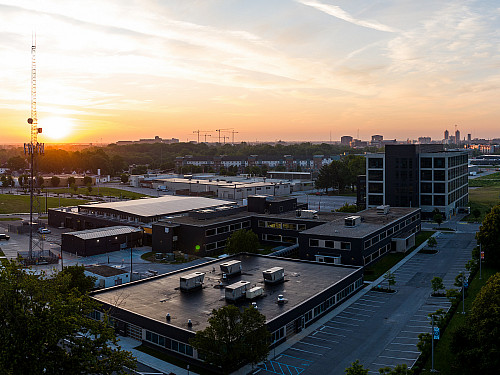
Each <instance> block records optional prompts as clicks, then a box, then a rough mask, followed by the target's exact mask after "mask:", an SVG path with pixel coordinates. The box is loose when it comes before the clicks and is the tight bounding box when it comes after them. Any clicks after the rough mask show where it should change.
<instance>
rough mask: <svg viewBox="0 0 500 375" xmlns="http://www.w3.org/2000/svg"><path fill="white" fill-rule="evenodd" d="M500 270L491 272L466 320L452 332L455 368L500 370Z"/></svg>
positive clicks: (472, 371) (462, 370) (478, 371)
mask: <svg viewBox="0 0 500 375" xmlns="http://www.w3.org/2000/svg"><path fill="white" fill-rule="evenodd" d="M499 322H500V273H496V274H495V275H493V276H491V277H490V279H489V280H488V282H487V283H486V285H485V286H483V287H482V288H481V291H480V292H479V294H478V295H477V297H476V299H475V300H474V302H473V303H472V308H471V312H470V314H469V315H468V316H467V318H466V321H465V323H464V324H463V325H462V326H460V327H459V328H457V329H456V330H455V331H453V332H452V339H451V344H450V348H451V350H452V353H455V363H456V372H458V373H463V374H484V375H490V374H492V375H493V374H498V369H499V368H500V355H499V353H498V348H499V347H500V334H499V331H500V324H499Z"/></svg>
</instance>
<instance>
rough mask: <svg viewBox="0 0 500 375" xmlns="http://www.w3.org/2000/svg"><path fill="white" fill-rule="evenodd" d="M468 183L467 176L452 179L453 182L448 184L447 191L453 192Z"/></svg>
mask: <svg viewBox="0 0 500 375" xmlns="http://www.w3.org/2000/svg"><path fill="white" fill-rule="evenodd" d="M468 182H469V177H468V176H461V177H459V178H456V179H454V180H453V181H450V182H448V191H453V190H455V189H458V188H459V187H460V186H464V185H466V184H467V183H468Z"/></svg>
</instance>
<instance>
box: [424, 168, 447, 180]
mask: <svg viewBox="0 0 500 375" xmlns="http://www.w3.org/2000/svg"><path fill="white" fill-rule="evenodd" d="M420 180H422V181H446V171H445V170H434V171H433V170H422V171H420Z"/></svg>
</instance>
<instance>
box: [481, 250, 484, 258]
mask: <svg viewBox="0 0 500 375" xmlns="http://www.w3.org/2000/svg"><path fill="white" fill-rule="evenodd" d="M481 260H484V251H481Z"/></svg>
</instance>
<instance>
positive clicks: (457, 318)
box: [421, 267, 498, 375]
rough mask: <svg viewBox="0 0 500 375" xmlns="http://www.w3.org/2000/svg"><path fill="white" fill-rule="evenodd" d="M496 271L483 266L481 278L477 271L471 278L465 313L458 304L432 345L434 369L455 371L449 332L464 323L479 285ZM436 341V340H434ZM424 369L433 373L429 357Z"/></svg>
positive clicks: (426, 372) (450, 373) (442, 372)
mask: <svg viewBox="0 0 500 375" xmlns="http://www.w3.org/2000/svg"><path fill="white" fill-rule="evenodd" d="M496 272H498V270H495V269H492V268H487V267H483V272H482V280H479V271H478V272H477V273H476V276H475V277H474V279H473V280H472V282H471V284H470V287H469V290H468V293H467V297H466V298H465V312H466V315H462V304H461V303H460V304H459V305H458V308H457V311H456V312H455V314H454V315H453V318H452V319H451V320H450V323H449V324H448V327H447V328H446V330H445V332H444V334H443V335H442V336H441V339H440V340H439V341H438V342H437V344H436V346H435V347H434V369H436V370H438V371H439V373H441V374H445V375H453V374H455V373H456V371H455V370H454V369H453V367H452V366H451V364H452V363H454V360H455V358H454V355H453V353H451V351H450V343H451V332H452V331H453V330H454V329H456V328H457V327H459V326H460V325H461V324H464V323H465V318H466V316H467V311H470V308H471V306H472V302H473V301H474V299H475V298H476V296H477V294H478V293H479V290H480V289H481V287H482V286H483V285H484V284H486V281H487V280H488V278H489V277H490V276H492V275H493V274H495V273H496ZM435 343H436V342H435ZM424 367H425V369H427V370H423V371H422V372H421V373H422V374H428V375H430V374H433V373H432V372H431V371H430V368H431V359H430V358H429V360H428V361H427V362H426V364H425V366H424Z"/></svg>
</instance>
